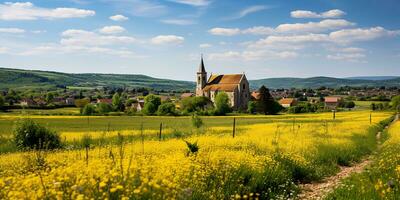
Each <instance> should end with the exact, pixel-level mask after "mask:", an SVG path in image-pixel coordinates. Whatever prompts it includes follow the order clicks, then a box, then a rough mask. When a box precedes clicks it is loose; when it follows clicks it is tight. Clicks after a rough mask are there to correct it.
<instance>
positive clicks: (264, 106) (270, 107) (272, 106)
mask: <svg viewBox="0 0 400 200" xmlns="http://www.w3.org/2000/svg"><path fill="white" fill-rule="evenodd" d="M258 92H259V94H260V96H259V97H260V99H259V100H258V102H257V104H258V105H257V110H258V112H260V113H264V114H266V115H267V114H269V115H274V114H277V113H278V112H280V111H282V109H283V108H282V106H281V105H280V104H279V103H278V102H276V101H275V100H274V98H273V97H272V95H271V94H270V93H269V89H268V88H266V87H265V86H264V85H263V86H261V88H260V89H259V90H258Z"/></svg>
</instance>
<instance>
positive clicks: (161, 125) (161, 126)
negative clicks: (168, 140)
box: [159, 122, 163, 141]
mask: <svg viewBox="0 0 400 200" xmlns="http://www.w3.org/2000/svg"><path fill="white" fill-rule="evenodd" d="M162 128H163V124H162V122H161V123H160V135H159V137H160V138H159V139H160V141H161V134H162Z"/></svg>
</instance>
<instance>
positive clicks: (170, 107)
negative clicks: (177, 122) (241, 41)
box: [157, 102, 176, 116]
mask: <svg viewBox="0 0 400 200" xmlns="http://www.w3.org/2000/svg"><path fill="white" fill-rule="evenodd" d="M157 114H158V115H159V116H174V115H176V111H175V104H174V103H171V102H166V103H163V104H161V105H160V106H159V107H158V110H157Z"/></svg>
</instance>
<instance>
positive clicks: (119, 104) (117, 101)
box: [112, 92, 124, 111]
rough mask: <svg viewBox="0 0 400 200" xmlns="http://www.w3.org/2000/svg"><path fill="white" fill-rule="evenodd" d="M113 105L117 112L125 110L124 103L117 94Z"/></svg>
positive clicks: (114, 96)
mask: <svg viewBox="0 0 400 200" xmlns="http://www.w3.org/2000/svg"><path fill="white" fill-rule="evenodd" d="M112 105H113V107H114V109H115V110H117V111H122V110H123V109H124V104H123V103H122V97H121V95H120V94H119V93H118V92H116V93H115V94H114V95H113V97H112Z"/></svg>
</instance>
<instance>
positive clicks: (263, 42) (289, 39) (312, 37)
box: [249, 33, 330, 48]
mask: <svg viewBox="0 0 400 200" xmlns="http://www.w3.org/2000/svg"><path fill="white" fill-rule="evenodd" d="M329 40H330V38H329V36H328V35H326V34H312V33H310V34H305V35H290V36H268V37H266V38H264V39H260V40H258V41H257V42H255V43H253V44H250V45H249V47H254V48H263V47H265V46H268V45H274V44H277V43H286V44H298V43H312V42H328V41H329Z"/></svg>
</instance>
